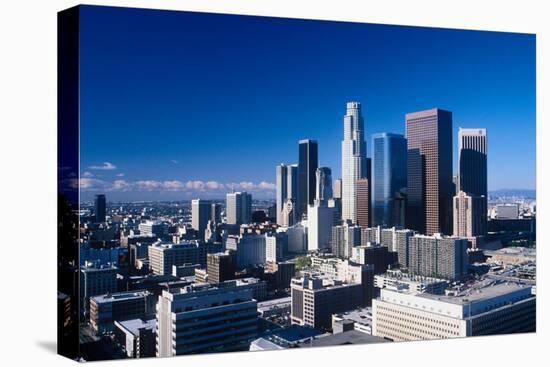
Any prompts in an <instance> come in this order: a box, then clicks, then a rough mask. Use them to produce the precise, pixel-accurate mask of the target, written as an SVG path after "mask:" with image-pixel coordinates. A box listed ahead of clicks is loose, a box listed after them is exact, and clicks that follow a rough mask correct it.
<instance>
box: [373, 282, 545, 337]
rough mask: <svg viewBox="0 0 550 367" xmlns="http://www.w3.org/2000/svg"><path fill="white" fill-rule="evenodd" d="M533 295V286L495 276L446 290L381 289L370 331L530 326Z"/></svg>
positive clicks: (393, 333) (403, 333)
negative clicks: (442, 292)
mask: <svg viewBox="0 0 550 367" xmlns="http://www.w3.org/2000/svg"><path fill="white" fill-rule="evenodd" d="M535 301H536V299H535V296H534V295H533V294H532V290H531V287H530V286H526V285H522V284H518V283H511V282H504V281H498V280H491V279H488V280H485V281H483V282H481V283H479V284H477V285H476V286H474V287H472V288H470V289H468V290H466V291H462V292H459V293H455V294H451V293H448V294H447V295H434V294H429V293H421V294H418V293H414V292H408V291H397V290H390V289H381V291H380V298H379V299H375V300H373V305H372V308H373V324H372V333H373V335H375V336H379V337H383V338H386V339H390V340H393V341H410V340H429V339H448V338H458V337H466V336H476V335H495V334H509V333H522V332H531V331H535V325H536V319H535V314H536V302H535Z"/></svg>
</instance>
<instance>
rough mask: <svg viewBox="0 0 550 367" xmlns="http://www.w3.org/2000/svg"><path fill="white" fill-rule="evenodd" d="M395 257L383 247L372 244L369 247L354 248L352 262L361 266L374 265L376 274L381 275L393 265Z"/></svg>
mask: <svg viewBox="0 0 550 367" xmlns="http://www.w3.org/2000/svg"><path fill="white" fill-rule="evenodd" d="M394 259H395V257H394V256H393V254H392V253H391V252H390V251H388V248H387V247H386V246H383V245H377V244H371V245H369V246H357V247H353V249H352V255H351V260H352V261H354V262H356V263H357V264H361V265H372V266H373V267H374V273H375V274H381V273H384V272H386V271H387V270H388V266H390V265H393V263H394Z"/></svg>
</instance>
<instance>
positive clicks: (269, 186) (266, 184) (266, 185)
mask: <svg viewBox="0 0 550 367" xmlns="http://www.w3.org/2000/svg"><path fill="white" fill-rule="evenodd" d="M258 188H259V189H263V190H275V188H276V186H275V184H274V183H272V182H265V181H262V182H260V184H259V185H258Z"/></svg>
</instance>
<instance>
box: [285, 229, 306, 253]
mask: <svg viewBox="0 0 550 367" xmlns="http://www.w3.org/2000/svg"><path fill="white" fill-rule="evenodd" d="M307 230H308V228H307V227H306V226H305V225H303V224H302V223H298V224H295V225H293V226H292V227H289V228H288V229H287V231H286V234H287V237H288V240H287V241H288V252H290V253H292V254H303V253H305V252H307Z"/></svg>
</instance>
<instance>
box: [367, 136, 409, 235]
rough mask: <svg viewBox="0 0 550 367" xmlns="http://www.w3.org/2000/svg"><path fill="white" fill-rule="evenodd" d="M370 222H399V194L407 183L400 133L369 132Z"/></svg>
mask: <svg viewBox="0 0 550 367" xmlns="http://www.w3.org/2000/svg"><path fill="white" fill-rule="evenodd" d="M371 177H372V180H371V183H372V190H371V192H372V205H371V207H372V215H371V225H372V226H383V227H393V226H402V225H404V223H402V222H401V218H400V215H399V214H400V201H399V194H400V192H401V190H403V189H404V188H406V187H407V140H406V139H405V137H404V136H403V135H399V134H390V133H380V134H373V135H372V176H371Z"/></svg>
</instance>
